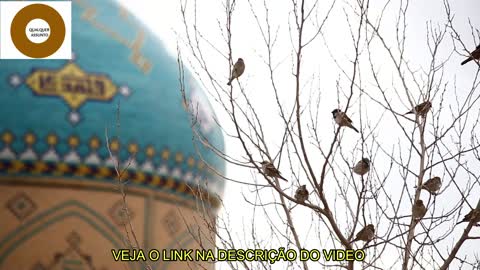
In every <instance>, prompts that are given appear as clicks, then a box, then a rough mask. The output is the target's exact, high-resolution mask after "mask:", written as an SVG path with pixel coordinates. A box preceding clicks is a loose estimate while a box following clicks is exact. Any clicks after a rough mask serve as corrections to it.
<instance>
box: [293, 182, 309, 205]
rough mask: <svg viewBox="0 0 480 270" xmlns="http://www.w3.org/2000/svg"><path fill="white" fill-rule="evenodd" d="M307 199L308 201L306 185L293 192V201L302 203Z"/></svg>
mask: <svg viewBox="0 0 480 270" xmlns="http://www.w3.org/2000/svg"><path fill="white" fill-rule="evenodd" d="M307 199H308V190H307V185H302V186H300V187H299V188H298V189H297V190H296V191H295V200H297V201H300V202H302V203H303V202H305V201H306V200H307Z"/></svg>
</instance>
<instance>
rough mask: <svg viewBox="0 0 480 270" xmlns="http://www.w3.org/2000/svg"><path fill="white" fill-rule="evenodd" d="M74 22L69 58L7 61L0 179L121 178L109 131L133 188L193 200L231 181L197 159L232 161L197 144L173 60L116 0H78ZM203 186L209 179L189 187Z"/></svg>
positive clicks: (206, 118)
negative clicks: (108, 140) (196, 188)
mask: <svg viewBox="0 0 480 270" xmlns="http://www.w3.org/2000/svg"><path fill="white" fill-rule="evenodd" d="M112 10H113V11H112ZM72 20H73V22H72V29H73V31H72V32H73V34H72V47H73V55H74V59H73V60H72V61H66V60H28V61H27V60H26V61H23V60H2V61H1V62H0V76H2V77H3V80H1V81H0V178H1V176H2V175H3V178H5V177H7V178H10V179H15V177H17V176H18V177H24V176H28V179H32V180H31V181H42V179H45V178H49V177H57V178H61V179H65V181H68V180H69V179H74V180H76V181H78V180H79V179H80V180H82V181H83V180H85V181H97V182H98V181H103V182H107V183H108V182H111V183H114V181H115V177H116V174H115V170H114V168H113V164H114V162H115V160H114V159H111V157H110V155H109V153H108V151H107V147H106V137H105V129H106V128H107V129H108V134H109V137H110V148H111V150H112V154H113V155H114V156H115V157H117V156H118V157H119V160H120V164H121V165H123V166H127V165H128V170H127V174H126V176H125V177H126V178H127V179H128V180H129V185H134V186H137V187H144V188H147V189H154V190H156V191H159V192H167V193H170V194H175V195H178V196H180V197H182V198H191V199H193V198H194V196H193V195H194V193H195V192H197V191H205V190H206V191H208V193H210V194H219V195H221V194H222V191H223V188H224V182H223V181H222V180H221V179H220V178H218V177H217V176H215V175H214V174H213V173H211V172H210V170H208V168H207V166H206V165H205V164H204V162H202V161H201V158H200V156H201V157H202V158H203V159H204V160H206V161H207V163H208V164H211V165H213V167H215V169H216V170H218V171H219V172H224V170H225V164H224V162H223V161H222V160H221V159H219V158H218V157H217V156H216V155H215V154H213V152H211V151H209V150H207V149H206V148H204V147H203V146H201V144H199V143H197V145H196V146H197V147H195V146H194V143H193V142H192V138H193V133H192V131H191V128H190V118H191V116H190V114H189V113H188V112H187V110H186V109H185V106H184V105H183V103H182V99H181V94H180V91H179V79H178V77H179V74H178V66H177V61H176V59H175V57H174V56H172V55H170V54H168V53H167V52H166V50H165V49H164V47H163V46H162V44H161V42H160V41H159V40H158V38H156V37H154V36H153V35H152V34H151V33H150V32H149V31H148V30H147V29H146V28H145V27H144V26H143V25H142V24H141V23H139V22H138V21H137V20H135V19H134V18H132V16H129V15H128V13H127V12H126V11H125V10H123V9H122V8H120V7H119V6H118V5H117V3H116V2H113V1H105V0H94V1H88V2H84V1H72ZM185 75H186V76H185V83H186V88H187V95H188V98H189V99H190V100H191V101H192V102H193V104H195V105H194V107H195V108H199V109H198V112H197V115H198V121H199V125H198V129H199V131H200V132H201V133H202V134H203V135H204V136H206V137H207V138H208V140H209V141H210V142H212V143H213V144H215V146H216V147H217V148H218V149H220V150H223V147H224V145H223V137H222V134H221V131H220V129H219V128H218V127H217V126H216V124H215V121H214V120H213V118H214V113H213V110H212V108H211V106H210V104H209V102H208V100H207V99H206V96H205V95H204V93H203V92H202V90H201V89H200V88H199V86H198V84H197V83H196V82H195V81H194V80H192V79H191V76H190V75H189V74H185ZM196 104H198V106H197V105H196ZM118 106H119V121H117V107H118ZM117 123H118V124H119V127H117ZM197 151H200V153H201V155H200V156H199V155H198V154H197ZM197 183H200V184H206V183H208V184H207V185H202V188H201V189H199V190H195V188H193V189H192V188H189V187H188V186H187V185H186V184H189V186H190V187H196V184H197Z"/></svg>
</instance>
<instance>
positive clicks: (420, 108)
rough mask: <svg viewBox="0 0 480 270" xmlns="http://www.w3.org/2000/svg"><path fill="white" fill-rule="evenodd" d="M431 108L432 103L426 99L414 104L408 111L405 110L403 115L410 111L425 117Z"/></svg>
mask: <svg viewBox="0 0 480 270" xmlns="http://www.w3.org/2000/svg"><path fill="white" fill-rule="evenodd" d="M431 108H432V103H431V102H430V101H428V100H427V101H425V102H423V103H420V104H418V105H417V106H415V108H413V109H412V110H410V111H409V112H406V113H405V114H404V115H407V114H410V113H416V114H418V115H419V116H421V117H425V116H426V115H427V113H428V111H430V109H431Z"/></svg>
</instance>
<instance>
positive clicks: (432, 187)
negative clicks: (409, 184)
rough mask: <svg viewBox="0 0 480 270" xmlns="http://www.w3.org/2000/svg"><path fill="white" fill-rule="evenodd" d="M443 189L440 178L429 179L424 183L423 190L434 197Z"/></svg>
mask: <svg viewBox="0 0 480 270" xmlns="http://www.w3.org/2000/svg"><path fill="white" fill-rule="evenodd" d="M441 187H442V180H441V179H440V177H438V176H435V177H432V178H430V179H428V180H427V182H425V183H423V185H422V189H425V190H426V191H428V192H429V193H430V194H432V195H436V194H437V192H438V191H439V190H440V188H441Z"/></svg>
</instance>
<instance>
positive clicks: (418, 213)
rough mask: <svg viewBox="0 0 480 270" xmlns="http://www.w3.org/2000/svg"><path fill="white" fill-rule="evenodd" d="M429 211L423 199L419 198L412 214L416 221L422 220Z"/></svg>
mask: <svg viewBox="0 0 480 270" xmlns="http://www.w3.org/2000/svg"><path fill="white" fill-rule="evenodd" d="M426 213H427V208H426V207H425V205H424V204H423V201H422V200H417V201H416V202H415V204H414V205H413V207H412V215H413V219H414V220H415V222H418V221H420V220H421V219H422V218H423V217H424V216H425V214H426Z"/></svg>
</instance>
